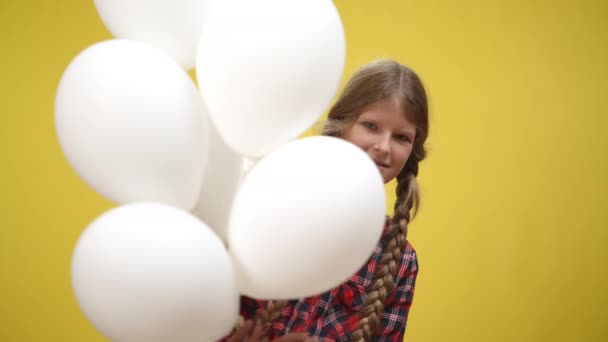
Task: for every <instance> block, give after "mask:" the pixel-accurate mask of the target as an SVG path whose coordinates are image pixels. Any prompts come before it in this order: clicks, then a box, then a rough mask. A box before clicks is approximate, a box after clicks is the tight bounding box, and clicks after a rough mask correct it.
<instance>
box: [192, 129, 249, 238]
mask: <svg viewBox="0 0 608 342" xmlns="http://www.w3.org/2000/svg"><path fill="white" fill-rule="evenodd" d="M209 132H210V134H209V161H208V162H207V169H206V170H205V179H204V180H203V185H202V186H201V193H200V196H199V199H198V203H197V204H196V206H195V207H194V209H193V210H192V213H193V214H194V215H196V216H197V217H199V218H201V219H202V220H203V221H204V222H206V223H207V224H209V226H210V227H211V228H212V229H213V230H214V231H215V232H216V233H217V234H218V235H219V236H220V238H222V240H223V241H226V240H227V234H228V218H229V215H230V208H231V207H232V201H233V200H234V195H235V193H236V190H237V189H238V186H239V184H240V182H241V179H242V177H243V176H244V175H245V168H244V167H245V163H244V162H245V161H244V160H243V157H241V155H240V154H238V153H236V152H235V151H233V150H232V149H231V148H230V147H228V146H227V145H226V143H224V141H223V140H222V138H221V137H220V135H219V133H218V132H217V131H216V129H215V128H214V127H213V125H210V130H209Z"/></svg>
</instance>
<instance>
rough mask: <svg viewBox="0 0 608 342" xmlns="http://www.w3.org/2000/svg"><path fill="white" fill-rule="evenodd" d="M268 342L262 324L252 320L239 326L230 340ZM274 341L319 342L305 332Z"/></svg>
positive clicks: (284, 336) (235, 341) (237, 341)
mask: <svg viewBox="0 0 608 342" xmlns="http://www.w3.org/2000/svg"><path fill="white" fill-rule="evenodd" d="M245 341H246V342H267V341H268V337H266V336H264V334H263V331H262V325H261V324H260V323H259V322H258V323H256V324H254V323H253V322H252V321H246V322H245V324H244V325H243V326H242V327H241V328H239V329H238V330H237V331H236V332H235V333H234V334H233V335H232V337H230V339H229V340H228V342H245ZM273 341H274V342H317V340H316V339H314V338H312V337H310V336H308V335H306V334H305V333H291V334H287V335H283V336H281V337H279V338H277V339H275V340H273Z"/></svg>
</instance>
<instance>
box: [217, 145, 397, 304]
mask: <svg viewBox="0 0 608 342" xmlns="http://www.w3.org/2000/svg"><path fill="white" fill-rule="evenodd" d="M385 205H386V204H385V194H384V184H383V181H382V177H381V175H380V172H379V171H378V168H377V166H376V165H375V164H374V163H373V162H372V160H371V159H370V158H369V157H368V156H367V155H366V154H365V153H364V152H363V151H362V150H361V149H360V148H358V147H356V146H355V145H352V144H350V143H349V142H346V141H344V140H341V139H338V138H330V137H313V138H306V139H302V140H296V141H294V142H291V143H288V144H286V145H284V146H283V147H281V148H280V149H278V150H276V151H274V152H272V153H270V154H269V155H268V156H266V157H265V158H264V159H262V160H260V161H259V162H258V163H257V165H256V166H255V167H254V168H253V169H252V170H251V171H250V172H249V174H248V175H247V176H246V177H245V179H244V181H243V183H242V184H241V187H240V189H239V191H238V192H237V195H236V198H235V202H234V205H233V208H232V213H231V216H230V226H229V231H228V246H229V250H230V253H231V255H232V256H233V261H234V263H235V267H236V270H237V283H238V284H239V289H240V291H241V292H242V293H244V294H246V295H248V296H251V297H255V298H265V299H290V298H298V297H306V296H311V295H314V294H317V293H320V292H323V291H326V290H329V289H331V288H333V287H335V286H337V285H339V284H340V283H342V282H343V281H345V280H346V279H348V278H349V277H351V276H352V275H353V274H354V273H356V272H357V271H358V270H359V269H360V268H361V266H362V265H363V264H364V263H365V261H366V260H367V259H368V258H369V257H370V255H371V254H372V252H373V250H374V248H375V246H376V244H377V242H378V241H379V239H380V236H381V234H382V231H383V228H384V222H385Z"/></svg>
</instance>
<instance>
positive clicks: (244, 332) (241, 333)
mask: <svg viewBox="0 0 608 342" xmlns="http://www.w3.org/2000/svg"><path fill="white" fill-rule="evenodd" d="M263 335H264V334H263V331H262V325H261V324H260V323H256V324H254V323H253V322H252V321H246V322H245V324H243V326H242V327H240V328H239V329H238V330H237V331H236V332H235V333H234V334H232V337H230V339H229V340H228V342H244V341H247V342H266V341H268V338H267V337H266V336H263Z"/></svg>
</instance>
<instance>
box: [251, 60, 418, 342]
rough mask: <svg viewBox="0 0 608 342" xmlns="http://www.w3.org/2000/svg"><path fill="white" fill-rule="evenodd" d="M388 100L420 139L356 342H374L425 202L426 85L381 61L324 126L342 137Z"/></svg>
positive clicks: (350, 86)
mask: <svg viewBox="0 0 608 342" xmlns="http://www.w3.org/2000/svg"><path fill="white" fill-rule="evenodd" d="M387 98H393V99H394V100H396V101H398V103H399V104H400V105H401V107H402V109H403V112H404V113H405V115H407V116H408V119H409V120H410V121H411V122H412V123H414V125H415V126H416V137H415V139H414V145H413V147H412V153H411V155H410V157H409V159H408V160H407V162H406V164H405V166H404V168H403V170H401V172H400V173H399V174H398V175H397V177H396V178H397V188H396V195H397V196H396V197H397V200H396V201H395V212H394V215H393V218H392V220H391V224H390V227H389V233H388V237H387V239H388V243H387V244H386V247H385V248H384V250H383V251H382V256H381V258H380V262H379V263H378V265H377V268H376V273H375V274H374V278H373V280H372V287H371V291H370V292H369V293H368V296H367V301H366V303H365V306H364V308H363V309H362V314H361V319H360V321H359V324H358V326H357V328H356V329H355V331H354V332H353V333H352V335H351V340H352V341H355V342H362V341H371V340H372V337H373V334H374V333H375V330H376V328H377V327H378V326H379V324H380V316H381V314H382V312H383V311H384V304H385V303H386V300H387V298H388V296H389V295H390V293H391V291H392V290H393V289H394V288H395V279H396V276H397V271H398V269H399V267H398V266H399V262H400V261H401V259H402V255H403V253H404V252H405V248H406V243H407V242H406V238H407V227H408V223H409V221H410V211H411V210H412V209H414V216H415V215H416V213H417V210H418V207H419V204H420V190H419V188H418V183H417V181H416V176H417V175H418V163H419V162H420V161H422V160H423V159H424V158H425V157H426V150H425V148H424V143H425V141H426V138H427V136H428V126H429V121H428V102H427V96H426V91H425V89H424V86H423V84H422V81H421V80H420V78H419V77H418V75H416V73H415V72H414V71H413V70H411V69H410V68H408V67H406V66H404V65H401V64H399V63H398V62H396V61H394V60H389V59H380V60H376V61H373V62H371V63H368V64H366V65H364V66H363V67H361V68H360V69H359V70H357V71H356V72H355V74H354V75H353V76H352V77H351V79H350V80H349V81H348V82H347V84H346V86H345V87H344V90H343V91H342V93H341V95H340V97H339V98H338V100H337V101H336V103H335V104H334V105H333V106H332V108H331V109H330V111H329V114H328V118H327V122H326V123H325V126H324V127H323V135H329V136H336V137H339V136H340V135H341V133H342V131H343V130H344V129H345V128H346V127H349V126H350V125H352V123H353V122H354V121H355V120H356V119H357V118H358V116H359V115H360V114H361V112H362V111H363V110H364V109H365V108H366V107H367V106H369V105H371V104H373V103H376V102H378V101H381V100H384V99H387ZM286 305H287V302H286V301H281V302H272V301H271V302H270V303H268V307H267V309H266V312H265V313H264V315H263V318H262V322H263V324H264V325H265V326H266V327H269V326H270V322H271V321H272V319H273V318H276V317H278V314H279V313H280V311H281V310H282V309H283V308H284V307H285V306H286ZM268 319H270V321H269V320H268Z"/></svg>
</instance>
